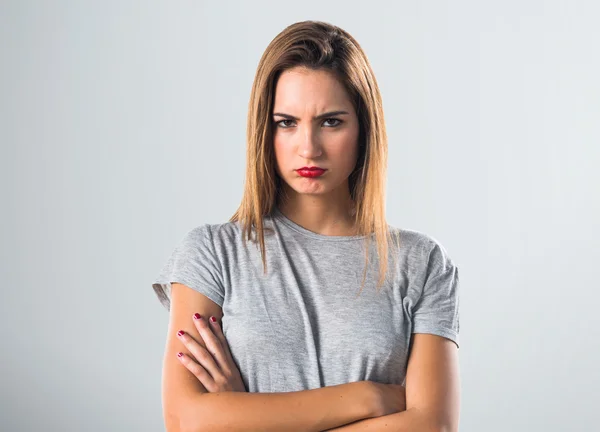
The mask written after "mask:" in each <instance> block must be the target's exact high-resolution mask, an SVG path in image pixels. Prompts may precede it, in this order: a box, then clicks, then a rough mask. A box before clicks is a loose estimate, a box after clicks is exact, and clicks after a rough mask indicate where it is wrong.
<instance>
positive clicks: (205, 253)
mask: <svg viewBox="0 0 600 432" xmlns="http://www.w3.org/2000/svg"><path fill="white" fill-rule="evenodd" d="M172 282H177V283H181V284H183V285H186V286H188V287H190V288H192V289H194V290H196V291H198V292H200V293H202V294H204V295H205V296H206V297H208V298H209V299H211V300H212V301H214V302H215V303H216V304H218V305H219V306H221V307H223V300H224V288H223V283H222V273H221V271H220V270H219V265H218V261H217V259H216V257H215V254H214V251H213V248H212V235H211V233H210V226H209V225H208V224H204V225H200V226H198V227H195V228H193V229H192V230H190V231H188V232H187V233H186V234H185V235H184V237H183V239H181V240H180V242H179V243H178V244H177V246H176V247H175V249H174V250H173V251H172V253H171V255H170V256H169V258H168V259H167V261H166V263H165V264H164V266H163V268H162V269H161V271H160V272H159V274H158V276H157V277H156V279H155V280H154V282H153V283H152V288H153V289H154V292H155V293H156V295H157V296H158V299H159V300H160V302H161V303H162V305H163V306H164V307H165V308H166V309H167V310H170V306H171V283H172Z"/></svg>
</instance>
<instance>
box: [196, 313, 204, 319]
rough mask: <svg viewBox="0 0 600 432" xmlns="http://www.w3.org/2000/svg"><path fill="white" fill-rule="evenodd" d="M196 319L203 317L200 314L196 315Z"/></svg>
mask: <svg viewBox="0 0 600 432" xmlns="http://www.w3.org/2000/svg"><path fill="white" fill-rule="evenodd" d="M194 318H195V319H202V316H201V315H200V314H199V313H195V314H194Z"/></svg>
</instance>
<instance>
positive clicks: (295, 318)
mask: <svg viewBox="0 0 600 432" xmlns="http://www.w3.org/2000/svg"><path fill="white" fill-rule="evenodd" d="M264 225H265V228H272V229H273V231H272V233H270V234H266V235H265V246H266V253H267V274H266V275H265V274H263V264H262V261H261V256H260V248H259V245H258V244H257V243H256V244H255V243H252V242H247V243H246V247H244V246H243V244H242V236H241V228H240V225H239V224H238V223H237V222H236V223H231V222H227V223H222V224H203V225H200V226H197V227H195V228H193V229H191V230H190V231H189V232H188V233H187V234H186V235H185V236H184V238H183V239H182V240H181V242H180V243H179V244H178V245H177V246H176V248H175V250H174V251H173V252H172V254H171V255H170V257H169V259H168V260H167V262H166V263H165V265H164V267H163V268H162V270H161V271H160V273H159V275H158V277H157V278H156V279H155V281H154V283H153V284H152V286H153V288H154V291H155V293H156V294H157V295H158V298H159V299H160V301H161V303H162V304H163V305H164V306H165V308H167V309H169V306H170V303H169V299H170V283H171V282H179V283H182V284H185V285H187V286H188V287H190V288H192V289H194V290H196V291H198V292H200V293H202V294H204V295H205V296H207V297H208V298H209V299H211V300H212V301H214V302H215V303H217V304H218V305H219V306H221V307H222V308H223V314H224V316H223V320H222V325H223V330H224V333H225V337H226V338H227V341H228V343H229V346H230V349H231V353H232V355H233V358H234V360H235V362H236V364H237V365H238V368H239V370H240V373H241V375H242V378H243V380H244V384H245V385H246V389H247V390H248V391H249V392H285V391H296V390H307V389H313V388H318V387H323V386H330V385H337V384H343V383H347V382H354V381H361V380H371V381H377V382H381V383H388V384H405V377H406V367H407V360H408V358H407V357H408V353H409V342H410V335H411V333H431V334H436V335H439V336H443V337H445V338H448V339H450V340H452V341H454V343H456V345H457V346H458V344H459V297H458V289H459V275H458V267H457V266H456V265H455V264H454V263H453V261H452V260H451V259H450V257H449V255H448V253H447V252H446V250H445V248H444V247H443V246H442V245H441V244H440V243H439V242H438V241H437V240H435V239H434V238H432V237H431V236H429V235H426V234H424V233H421V232H418V231H414V230H408V229H399V228H395V227H392V226H390V225H388V227H389V228H390V229H391V230H392V232H394V233H396V234H399V235H400V248H399V251H400V254H399V260H398V261H397V262H398V264H397V265H398V270H399V271H396V272H395V273H394V274H392V273H391V272H392V270H389V271H390V273H388V277H387V278H386V282H385V284H384V285H383V287H382V288H380V290H381V291H380V292H379V293H378V292H377V291H376V289H375V287H376V284H377V280H378V276H379V262H378V260H377V255H374V253H375V247H376V246H375V243H374V242H372V245H371V247H370V250H371V255H370V257H371V265H370V266H369V271H368V273H367V281H366V284H365V287H364V289H363V291H362V292H361V293H360V295H358V291H359V288H360V285H361V281H362V275H363V269H364V266H365V256H364V239H365V237H364V236H346V237H338V236H325V235H321V234H317V233H314V232H311V231H309V230H307V229H305V228H303V227H302V226H300V225H298V224H296V223H294V222H293V221H292V220H290V219H288V218H287V217H286V216H285V215H283V213H281V212H280V211H279V210H278V209H277V208H275V210H274V212H273V214H272V215H270V216H267V217H265V219H264ZM373 238H374V236H373ZM388 263H389V265H390V266H392V265H393V263H394V262H393V259H392V257H391V255H390V258H389V260H388ZM390 275H391V276H390ZM392 276H393V277H392ZM190 319H191V318H190Z"/></svg>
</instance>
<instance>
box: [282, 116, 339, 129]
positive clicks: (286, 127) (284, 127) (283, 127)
mask: <svg viewBox="0 0 600 432" xmlns="http://www.w3.org/2000/svg"><path fill="white" fill-rule="evenodd" d="M329 120H335V121H337V123H336V124H335V125H334V126H327V127H330V128H335V127H338V126H339V125H341V124H342V123H343V122H344V121H343V120H340V119H337V118H333V117H331V118H326V119H325V120H324V121H329ZM284 121H294V120H290V119H285V120H279V121H276V122H275V125H277V127H280V128H281V129H289V128H290V126H281V125H280V124H279V123H281V122H284Z"/></svg>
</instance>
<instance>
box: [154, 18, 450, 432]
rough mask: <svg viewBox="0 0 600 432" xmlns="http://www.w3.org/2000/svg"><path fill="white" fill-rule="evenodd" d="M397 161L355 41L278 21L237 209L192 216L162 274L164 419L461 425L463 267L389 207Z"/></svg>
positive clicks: (258, 82)
mask: <svg viewBox="0 0 600 432" xmlns="http://www.w3.org/2000/svg"><path fill="white" fill-rule="evenodd" d="M386 164H387V137H386V130H385V123H384V115H383V110H382V99H381V95H380V92H379V88H378V85H377V81H376V79H375V76H374V74H373V71H372V69H371V66H370V64H369V62H368V60H367V56H366V55H365V53H364V52H363V50H362V49H361V47H360V46H359V44H358V42H357V41H356V40H355V39H354V38H353V37H352V36H350V35H349V34H348V33H347V32H346V31H344V30H343V29H341V28H339V27H336V26H334V25H331V24H328V23H324V22H318V21H305V22H299V23H295V24H293V25H290V26H289V27H287V28H286V29H284V30H283V31H282V32H281V33H280V34H279V35H277V36H276V37H275V39H273V41H272V42H271V43H270V44H269V46H268V47H267V49H266V51H265V52H264V54H263V56H262V58H261V60H260V64H259V65H258V70H257V72H256V77H255V79H254V84H253V86H252V93H251V98H250V103H249V111H248V124H247V166H246V182H245V189H244V195H243V199H242V202H241V204H240V206H239V208H238V210H237V211H236V213H235V214H234V215H233V216H232V217H231V219H230V220H229V221H228V222H225V223H221V224H202V225H200V226H197V227H195V228H193V229H191V230H190V231H189V232H188V233H187V234H186V235H185V236H184V238H183V239H182V240H181V242H180V243H179V244H178V245H177V247H176V248H175V250H174V251H173V252H172V254H171V256H170V257H169V259H168V261H167V262H166V264H165V265H164V267H163V269H162V271H161V272H160V274H159V276H158V277H157V279H156V280H155V281H154V283H153V288H154V290H155V292H156V294H157V295H158V297H159V299H160V300H161V302H162V304H163V305H164V306H165V307H166V308H167V309H168V310H169V311H170V319H169V332H168V336H167V343H166V348H165V358H164V366H163V382H162V385H163V390H162V397H163V411H164V418H165V424H166V427H167V430H168V431H257V430H260V431H323V430H336V431H361V430H369V431H372V430H383V429H386V430H388V429H389V430H397V431H423V432H427V431H456V430H457V429H458V421H459V399H460V394H459V393H460V391H459V387H460V384H459V368H458V344H459V315H458V312H459V308H458V287H459V280H458V268H457V266H456V265H455V264H454V263H453V261H452V260H451V258H450V257H449V255H448V253H447V251H446V250H445V249H444V247H443V246H442V245H441V244H440V243H439V242H438V241H437V240H435V239H434V238H432V237H431V236H428V235H426V234H424V233H421V232H419V231H415V230H409V229H399V228H394V227H392V226H390V225H388V224H387V222H386V219H385V178H386Z"/></svg>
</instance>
